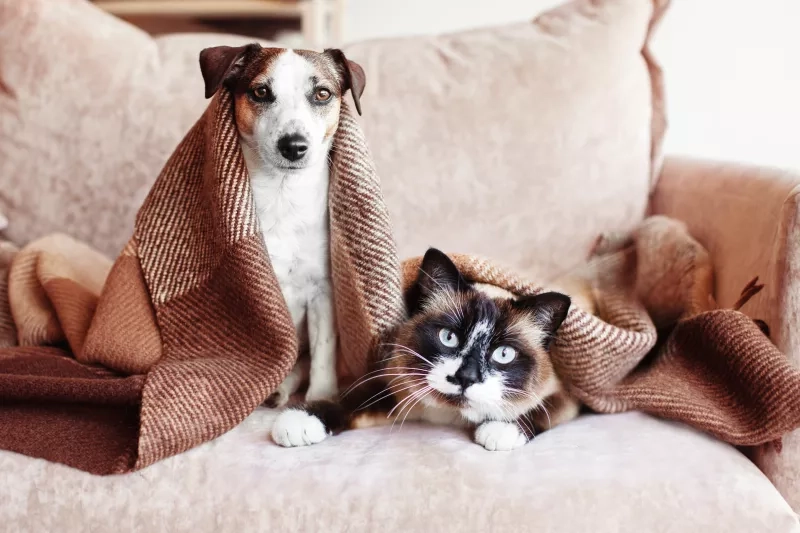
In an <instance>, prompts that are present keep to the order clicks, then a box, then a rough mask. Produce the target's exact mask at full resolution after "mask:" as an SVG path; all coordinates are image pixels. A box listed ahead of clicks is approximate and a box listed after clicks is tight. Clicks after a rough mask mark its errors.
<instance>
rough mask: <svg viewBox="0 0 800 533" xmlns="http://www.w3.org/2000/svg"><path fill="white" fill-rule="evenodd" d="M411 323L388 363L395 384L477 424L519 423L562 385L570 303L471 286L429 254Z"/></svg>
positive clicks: (413, 292) (411, 303)
mask: <svg viewBox="0 0 800 533" xmlns="http://www.w3.org/2000/svg"><path fill="white" fill-rule="evenodd" d="M407 305H408V308H409V314H410V318H409V320H408V321H407V322H406V323H405V324H404V325H403V326H402V328H401V330H400V332H399V334H398V336H397V344H396V345H395V346H396V348H395V350H394V351H393V353H392V354H391V356H390V357H389V358H388V359H387V361H386V366H387V367H388V368H390V369H392V375H398V374H399V379H396V380H395V381H394V383H392V386H397V385H399V384H402V385H403V386H404V387H408V388H405V389H404V392H403V394H402V396H406V395H409V394H413V395H415V396H416V397H417V398H421V403H423V404H425V405H427V406H430V407H443V406H449V407H452V408H457V409H458V410H460V412H461V414H462V415H463V416H464V417H466V418H467V419H469V420H471V421H472V422H480V421H482V420H485V419H489V418H491V419H495V420H498V419H499V420H502V419H508V420H513V419H514V418H516V417H518V416H520V415H521V414H523V413H525V412H528V411H530V410H531V409H534V408H536V407H539V406H541V404H542V401H543V399H544V398H545V397H547V396H549V395H550V394H553V393H554V392H556V391H557V390H558V389H559V388H560V386H561V385H560V383H559V381H558V378H557V377H556V375H555V371H554V369H553V365H552V363H551V361H550V355H549V350H550V346H551V342H552V340H553V338H554V336H555V334H556V331H557V330H558V328H559V326H560V325H561V323H562V322H563V321H564V319H565V318H566V316H567V311H568V310H569V306H570V298H569V297H568V296H566V295H564V294H560V293H556V292H548V293H543V294H539V295H537V296H529V297H523V298H514V297H513V296H512V295H511V294H510V293H509V294H502V295H498V294H492V293H490V292H489V291H487V290H486V288H482V287H481V286H478V285H473V284H472V283H469V282H467V280H466V279H464V277H463V276H462V274H461V273H460V272H459V270H458V268H457V267H456V265H455V264H454V263H453V262H452V261H451V260H450V258H449V257H447V256H446V255H445V254H444V253H442V252H440V251H439V250H436V249H433V248H431V249H429V250H428V252H427V253H426V254H425V257H424V258H423V261H422V265H421V267H420V272H419V276H418V278H417V281H416V283H415V285H414V286H412V288H411V289H410V290H409V292H408V295H407Z"/></svg>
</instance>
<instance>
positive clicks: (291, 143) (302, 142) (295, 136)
mask: <svg viewBox="0 0 800 533" xmlns="http://www.w3.org/2000/svg"><path fill="white" fill-rule="evenodd" d="M278 151H279V152H280V153H281V155H282V156H283V157H285V158H286V159H288V160H289V161H298V160H300V159H303V156H305V155H306V152H308V140H307V139H306V138H305V137H303V136H302V135H300V134H299V133H292V134H291V135H284V136H283V137H281V138H280V139H278Z"/></svg>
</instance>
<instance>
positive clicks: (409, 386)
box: [355, 378, 427, 411]
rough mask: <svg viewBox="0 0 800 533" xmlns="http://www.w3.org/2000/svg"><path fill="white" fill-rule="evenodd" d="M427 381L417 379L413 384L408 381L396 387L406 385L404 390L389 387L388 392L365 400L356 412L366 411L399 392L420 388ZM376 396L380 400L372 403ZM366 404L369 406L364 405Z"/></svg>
mask: <svg viewBox="0 0 800 533" xmlns="http://www.w3.org/2000/svg"><path fill="white" fill-rule="evenodd" d="M426 381H427V380H426V379H424V378H422V379H416V380H414V381H413V382H408V381H406V382H403V383H398V384H397V385H395V386H394V387H402V386H403V385H406V387H403V388H402V389H394V388H393V387H387V390H383V391H381V392H379V393H378V394H373V395H372V396H370V397H369V398H367V399H366V400H364V401H363V402H362V403H361V405H359V406H358V407H357V408H356V409H355V410H356V411H361V410H362V409H366V408H367V407H369V406H370V405H373V404H376V403H378V402H379V401H381V400H384V399H386V398H389V397H390V396H394V395H395V394H397V393H398V392H403V391H405V390H408V389H413V388H414V387H419V386H420V385H422V384H423V383H425V382H426ZM375 396H380V398H378V399H377V400H374V401H371V402H370V400H372V399H373V398H375ZM367 402H369V403H367ZM365 403H366V404H367V405H364V404H365Z"/></svg>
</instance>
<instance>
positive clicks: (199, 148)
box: [0, 91, 800, 474]
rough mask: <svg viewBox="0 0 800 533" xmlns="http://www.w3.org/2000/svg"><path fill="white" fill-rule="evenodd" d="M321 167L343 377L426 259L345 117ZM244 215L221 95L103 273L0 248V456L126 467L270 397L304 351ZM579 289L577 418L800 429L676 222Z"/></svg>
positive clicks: (763, 354)
mask: <svg viewBox="0 0 800 533" xmlns="http://www.w3.org/2000/svg"><path fill="white" fill-rule="evenodd" d="M331 170H332V173H331V187H330V222H331V239H332V250H331V256H332V257H331V259H332V266H333V276H334V290H335V300H336V311H337V325H338V331H339V341H340V346H339V348H340V349H339V352H340V355H339V360H340V362H341V368H340V369H339V370H340V375H341V376H343V377H346V376H351V377H352V376H357V375H358V374H360V373H363V372H364V371H365V368H366V356H367V354H368V353H369V352H370V350H374V349H381V348H380V347H381V346H382V345H383V344H385V343H384V340H385V339H386V338H388V337H389V336H390V335H391V331H392V329H393V328H394V326H396V325H397V324H398V323H399V322H400V321H401V320H402V319H403V313H404V310H403V305H402V293H403V287H404V286H405V287H408V285H409V284H410V283H411V281H412V280H413V279H414V277H415V276H416V275H417V270H418V267H419V261H420V260H419V258H417V259H412V260H409V261H406V262H405V263H403V264H402V265H401V264H400V263H399V260H398V258H397V257H396V253H395V247H394V244H393V240H392V237H391V228H390V224H389V219H388V216H387V214H386V210H385V207H384V204H383V201H382V199H381V194H380V188H379V184H378V181H377V177H376V174H375V171H374V168H373V165H372V162H371V159H370V156H369V153H368V151H367V149H366V145H365V143H364V140H363V136H362V134H361V132H360V130H359V128H358V126H357V123H356V122H355V120H354V118H353V117H352V115H351V114H350V111H349V110H348V109H347V108H346V107H343V111H342V117H341V123H340V126H339V129H338V131H337V133H336V135H335V139H334V153H333V156H332V168H331ZM253 209H254V208H253V202H252V198H251V195H250V191H249V182H248V179H247V173H246V170H245V167H244V164H243V160H242V156H241V153H240V150H239V145H238V139H237V135H236V130H235V125H234V121H233V117H232V103H231V99H230V95H229V94H228V93H227V91H221V92H220V93H219V94H218V95H217V96H216V97H215V98H214V100H212V102H211V104H210V106H209V108H208V109H207V111H206V112H205V114H204V115H203V117H202V118H201V119H200V120H199V121H198V123H197V124H196V125H195V126H194V128H193V129H192V130H191V131H190V132H189V133H188V134H187V136H186V138H185V139H184V140H183V142H182V143H181V144H180V146H179V147H178V148H177V150H176V151H175V153H174V155H173V156H172V158H171V159H170V160H169V162H168V163H167V165H166V167H165V169H164V171H163V172H162V174H161V176H160V177H159V178H158V180H157V182H156V184H155V185H154V187H153V189H152V191H151V193H150V195H149V196H148V198H147V199H146V201H145V203H144V205H143V206H142V208H141V210H140V212H139V215H138V217H137V220H136V224H135V229H134V233H133V236H132V238H131V239H130V241H129V243H128V245H127V246H126V247H125V249H124V251H123V252H122V254H121V255H120V256H119V258H117V260H116V262H115V263H113V265H112V264H111V263H110V262H109V261H107V260H106V259H104V258H103V257H101V256H100V255H98V254H97V253H95V252H93V251H92V250H90V249H89V248H87V247H86V246H84V245H81V244H79V243H76V242H74V241H72V240H70V239H69V238H67V237H63V236H51V237H46V238H44V239H42V240H40V241H37V242H34V243H31V244H30V245H28V246H27V247H25V248H24V249H23V250H21V251H20V252H18V253H16V252H15V251H14V250H13V249H11V248H9V247H8V246H0V270H3V269H4V268H6V267H9V268H10V271H8V272H0V274H3V276H2V278H0V279H2V281H3V283H0V346H7V348H3V349H1V350H0V448H2V449H7V450H12V451H16V452H19V453H23V454H27V455H31V456H35V457H42V458H45V459H49V460H52V461H57V462H61V463H65V464H67V465H70V466H73V467H76V468H80V469H83V470H86V471H89V472H93V473H99V474H109V473H121V472H128V471H131V470H135V469H139V468H143V467H145V466H147V465H150V464H152V463H153V462H155V461H158V460H160V459H163V458H165V457H168V456H170V455H173V454H176V453H180V452H182V451H184V450H186V449H188V448H190V447H192V446H195V445H197V444H199V443H201V442H204V441H207V440H209V439H212V438H214V437H216V436H218V435H220V434H222V433H224V432H225V431H227V430H229V429H231V428H232V427H233V426H235V425H236V424H238V423H239V422H240V421H241V420H242V419H243V418H244V417H245V416H247V415H248V413H250V412H251V411H252V410H253V409H255V408H256V407H257V406H258V405H259V404H260V403H261V402H262V401H263V400H264V399H265V398H267V396H268V395H269V394H270V393H271V392H272V391H273V390H274V389H275V388H276V387H277V385H278V384H279V383H280V382H281V380H282V379H283V377H284V376H285V375H286V374H287V372H288V371H289V369H290V368H291V365H292V364H293V362H294V361H295V358H296V356H297V341H296V335H295V333H294V329H293V326H292V322H291V319H290V316H289V313H288V311H287V309H286V306H285V303H284V301H283V297H282V295H281V293H280V289H279V287H278V285H277V282H276V280H275V277H274V274H273V272H272V270H271V267H270V263H269V259H268V256H267V253H266V249H265V248H264V244H263V241H262V239H261V236H260V231H259V228H258V222H257V217H256V216H255V214H254V212H253ZM452 257H453V258H454V260H455V261H456V263H457V264H458V266H459V267H460V268H461V270H462V272H463V274H464V275H465V277H466V278H467V279H469V280H472V281H476V282H482V283H488V284H493V285H496V286H499V287H502V288H504V289H507V290H509V291H511V292H513V293H516V294H518V295H530V294H535V293H537V292H539V291H541V290H543V289H542V288H541V287H539V286H538V285H537V284H535V283H532V282H531V281H528V280H526V279H524V278H523V277H521V276H520V275H518V274H517V273H514V272H512V271H511V270H508V269H505V268H503V267H501V266H499V264H497V263H495V262H493V261H490V260H485V259H481V258H477V257H473V256H468V255H453V256H452ZM401 267H402V269H401ZM579 278H580V279H581V280H582V281H581V283H582V284H584V285H585V286H586V287H587V288H588V294H589V297H588V299H587V300H586V301H587V302H588V303H586V304H584V305H586V306H588V307H590V308H591V310H592V312H591V313H590V312H587V310H586V309H585V308H583V309H582V308H580V305H578V306H575V307H574V308H572V309H571V310H570V312H569V315H568V317H567V319H566V320H565V322H564V324H563V325H562V327H561V329H560V330H559V333H558V337H557V339H556V342H555V348H554V351H553V358H554V364H555V367H556V371H557V372H558V374H559V375H560V377H561V378H562V380H563V381H564V382H565V384H566V385H567V386H568V387H569V389H570V390H571V391H572V393H573V394H575V395H576V396H577V397H578V398H579V399H580V400H581V401H582V402H584V403H585V404H586V405H588V406H589V407H590V408H592V409H594V410H596V411H599V412H603V413H611V412H618V411H625V410H641V411H645V412H648V413H651V414H654V415H657V416H661V417H664V418H668V419H672V420H678V421H682V422H685V423H687V424H690V425H692V426H694V427H696V428H698V429H700V430H703V431H706V432H709V433H711V434H713V435H715V436H717V437H718V438H720V439H722V440H725V441H727V442H730V443H733V444H736V445H745V446H751V445H758V444H762V443H766V442H773V441H776V440H779V439H780V437H781V436H782V435H783V434H785V433H786V432H788V431H790V430H792V429H795V428H796V427H798V426H800V373H799V372H798V371H797V370H795V369H794V368H793V367H791V366H790V365H789V363H788V362H787V360H786V358H785V357H784V355H783V354H781V353H780V352H779V351H778V350H777V349H776V348H775V347H774V346H773V345H772V343H771V342H770V341H769V339H768V337H767V336H766V335H765V334H764V332H762V329H760V328H759V326H758V325H757V324H756V323H755V322H754V321H753V320H751V319H750V318H748V317H746V316H745V315H744V314H742V313H740V312H739V311H738V310H726V309H717V308H716V307H717V306H716V305H715V304H714V301H713V298H712V297H711V291H712V285H713V283H712V270H711V262H710V260H709V257H708V254H707V253H706V251H705V250H704V249H703V248H702V247H701V246H700V245H699V244H698V243H697V242H696V241H694V240H693V239H692V238H691V236H690V235H689V234H688V233H687V232H686V229H685V228H684V227H683V225H682V224H680V223H677V222H675V221H671V220H669V219H664V218H662V217H654V218H650V219H647V220H645V221H644V222H643V223H642V225H641V226H640V227H639V228H638V229H637V230H636V231H635V232H634V233H633V234H632V235H629V236H627V239H626V240H619V241H617V240H615V239H606V240H604V241H602V242H601V243H600V246H599V247H598V249H597V251H596V253H595V255H594V257H592V258H591V260H590V261H589V262H588V264H587V265H586V266H585V268H584V269H583V270H582V271H581V273H580V276H579ZM6 281H7V283H5V282H6ZM757 290H758V286H756V285H755V284H751V285H749V286H747V287H746V288H745V293H744V294H743V298H742V301H743V302H744V301H745V300H746V299H747V297H749V296H750V295H752V294H753V293H754V292H757ZM4 293H7V298H6V295H5V294H4ZM576 301H579V299H577V298H576ZM580 301H582V300H580ZM737 307H738V306H737ZM11 318H13V320H11Z"/></svg>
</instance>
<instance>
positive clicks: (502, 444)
mask: <svg viewBox="0 0 800 533" xmlns="http://www.w3.org/2000/svg"><path fill="white" fill-rule="evenodd" d="M475 442H477V443H478V444H480V445H481V446H483V447H484V448H486V449H487V450H489V451H492V452H494V451H498V452H502V451H508V450H513V449H516V448H519V447H520V446H524V445H525V443H526V442H528V438H527V437H526V436H525V435H524V434H523V433H522V431H520V429H519V427H518V426H517V425H516V424H514V423H513V422H500V421H497V420H492V421H489V422H484V423H483V424H481V425H480V426H478V427H477V429H475Z"/></svg>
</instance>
